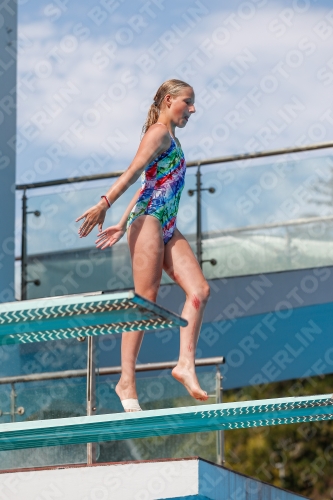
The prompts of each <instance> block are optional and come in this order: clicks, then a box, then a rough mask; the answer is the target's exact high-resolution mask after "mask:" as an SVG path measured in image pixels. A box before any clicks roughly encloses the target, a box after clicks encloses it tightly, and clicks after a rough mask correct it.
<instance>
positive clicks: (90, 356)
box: [87, 336, 97, 465]
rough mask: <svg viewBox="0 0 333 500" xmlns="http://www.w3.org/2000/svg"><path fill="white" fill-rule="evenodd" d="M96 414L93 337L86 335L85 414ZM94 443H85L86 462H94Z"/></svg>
mask: <svg viewBox="0 0 333 500" xmlns="http://www.w3.org/2000/svg"><path fill="white" fill-rule="evenodd" d="M95 414H96V372H95V347H94V337H91V336H89V337H88V348H87V415H88V416H90V415H95ZM96 447H97V445H96V443H88V444H87V464H88V465H90V464H93V463H94V462H96Z"/></svg>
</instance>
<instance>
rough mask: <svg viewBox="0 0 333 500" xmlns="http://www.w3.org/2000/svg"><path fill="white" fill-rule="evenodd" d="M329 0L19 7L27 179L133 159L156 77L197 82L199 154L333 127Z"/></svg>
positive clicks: (22, 165) (22, 151) (191, 141)
mask: <svg viewBox="0 0 333 500" xmlns="http://www.w3.org/2000/svg"><path fill="white" fill-rule="evenodd" d="M332 12H333V11H332V9H331V7H330V5H329V2H328V1H322V0H318V1H315V0H311V1H310V0H302V1H301V0H298V1H288V2H287V1H285V2H283V1H268V0H252V1H250V2H241V1H234V2H220V1H219V2H218V1H215V0H213V1H209V2H201V1H200V0H191V1H188V0H183V1H181V2H175V1H168V2H167V1H165V0H154V1H153V0H151V1H136V2H130V1H126V0H123V1H120V0H119V1H116V0H101V1H99V2H95V1H90V0H88V1H85V2H79V1H78V0H56V1H55V0H54V1H53V2H48V1H41V0H34V1H33V2H32V1H24V0H23V2H21V5H20V7H19V37H20V40H21V42H20V44H21V51H20V56H19V59H18V81H19V88H20V97H19V101H18V134H19V141H18V156H17V182H18V183H20V182H32V181H42V180H48V179H57V178H63V177H67V176H74V175H84V174H88V173H98V172H105V171H112V170H122V169H125V168H126V167H127V165H128V164H129V162H130V161H131V159H132V157H133V155H134V154H135V151H136V149H137V147H138V143H139V140H140V132H141V127H142V124H143V122H144V119H145V115H146V111H147V108H148V106H149V105H150V103H151V102H152V98H153V95H154V93H155V91H156V89H157V87H158V86H159V85H160V83H162V82H163V81H164V80H166V79H167V78H170V77H176V78H182V79H185V80H187V81H189V83H191V84H192V85H193V87H194V89H195V92H196V102H197V113H196V116H193V117H192V119H191V121H190V122H189V124H188V126H187V127H186V129H184V130H181V131H179V134H178V136H179V138H180V140H181V143H182V146H183V149H184V151H185V155H186V157H187V158H188V159H190V160H193V159H198V158H204V157H206V158H207V157H214V156H223V155H226V154H230V153H240V152H247V151H253V150H264V149H273V148H280V147H285V146H286V147H288V146H293V145H295V144H298V143H304V144H311V143H314V142H322V141H328V140H331V139H332V137H333V133H332V131H333V126H332V123H333V119H332V117H333V111H332V114H331V108H333V106H332V88H333V76H332V75H333V63H332V51H331V47H332V41H333V14H332Z"/></svg>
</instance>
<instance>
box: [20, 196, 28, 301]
mask: <svg viewBox="0 0 333 500" xmlns="http://www.w3.org/2000/svg"><path fill="white" fill-rule="evenodd" d="M21 259H22V260H21V300H26V298H27V195H26V190H25V189H24V190H23V196H22V239H21Z"/></svg>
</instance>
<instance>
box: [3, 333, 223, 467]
mask: <svg viewBox="0 0 333 500" xmlns="http://www.w3.org/2000/svg"><path fill="white" fill-rule="evenodd" d="M89 340H92V337H88V341H89ZM93 350H94V344H93V342H91V343H90V345H88V362H87V369H81V370H63V371H58V372H46V373H32V374H29V375H17V376H10V377H2V378H0V385H7V384H9V385H11V392H10V412H3V411H2V410H0V417H1V416H2V415H10V417H11V422H15V418H16V415H20V416H21V415H23V414H24V412H25V409H24V407H22V406H19V407H17V405H16V398H17V394H16V391H15V384H18V383H28V382H42V381H46V380H59V379H69V378H80V377H87V390H86V404H87V415H91V414H93V413H95V411H96V406H95V405H96V375H99V376H103V375H116V374H120V373H121V366H108V367H102V368H98V369H96V367H95V356H94V352H93ZM224 363H225V358H224V356H219V357H212V358H201V359H196V360H195V366H196V367H199V366H215V367H216V374H215V394H210V395H209V397H210V398H215V400H216V403H222V401H223V388H222V380H223V376H222V374H221V370H220V365H222V364H224ZM176 365H177V361H164V362H160V363H145V364H139V365H136V367H135V371H136V372H149V371H157V370H169V369H172V368H174V367H175V366H176ZM216 457H217V463H218V464H220V465H222V464H224V463H225V455H224V432H223V431H222V430H220V431H217V440H216ZM95 462H96V443H88V444H87V464H92V463H95Z"/></svg>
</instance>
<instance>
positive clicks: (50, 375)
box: [0, 356, 225, 385]
mask: <svg viewBox="0 0 333 500" xmlns="http://www.w3.org/2000/svg"><path fill="white" fill-rule="evenodd" d="M224 363H225V357H224V356H219V357H213V358H200V359H196V360H195V366H213V365H223V364H224ZM176 365H177V361H164V362H160V363H140V364H139V365H136V367H135V371H136V372H145V371H154V370H167V369H169V368H174V367H175V366H176ZM117 373H121V366H106V367H102V368H99V369H96V375H115V374H117ZM86 375H87V370H86V369H82V370H63V371H58V372H46V373H32V374H29V375H18V376H15V375H14V376H11V377H2V378H0V385H4V384H13V383H20V382H40V381H42V380H59V379H65V378H79V377H85V376H86Z"/></svg>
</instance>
